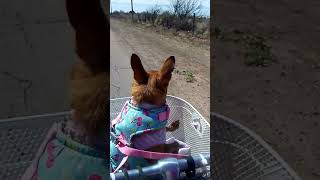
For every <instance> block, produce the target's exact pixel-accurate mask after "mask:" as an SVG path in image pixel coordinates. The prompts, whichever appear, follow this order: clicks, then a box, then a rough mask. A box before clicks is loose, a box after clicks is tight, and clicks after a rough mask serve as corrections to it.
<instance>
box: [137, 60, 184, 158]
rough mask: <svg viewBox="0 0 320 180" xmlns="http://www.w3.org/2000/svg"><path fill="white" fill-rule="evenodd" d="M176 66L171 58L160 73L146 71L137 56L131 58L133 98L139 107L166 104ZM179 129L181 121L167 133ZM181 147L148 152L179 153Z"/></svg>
mask: <svg viewBox="0 0 320 180" xmlns="http://www.w3.org/2000/svg"><path fill="white" fill-rule="evenodd" d="M174 66H175V58H174V56H170V57H169V58H168V59H167V60H165V62H164V63H163V65H162V66H161V68H160V70H159V71H154V70H151V71H148V72H147V71H145V69H144V67H143V65H142V63H141V60H140V58H139V57H138V56H137V55H136V54H132V56H131V67H132V70H133V74H134V82H133V85H132V91H131V94H132V98H133V101H134V102H135V103H136V104H137V105H141V104H142V103H148V104H151V105H155V106H163V105H165V104H166V96H167V89H168V86H169V81H170V80H171V76H172V72H173V70H174ZM178 128H179V121H175V122H173V123H171V124H170V125H169V126H167V127H166V131H175V130H176V129H178ZM178 148H179V145H178V144H177V143H173V144H161V145H158V146H155V147H152V148H150V149H147V151H153V152H167V153H177V152H178Z"/></svg>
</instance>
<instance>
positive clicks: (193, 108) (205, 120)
mask: <svg viewBox="0 0 320 180" xmlns="http://www.w3.org/2000/svg"><path fill="white" fill-rule="evenodd" d="M168 97H170V98H173V99H178V100H180V101H182V102H184V103H186V104H187V105H189V106H190V107H191V109H192V110H194V111H195V112H196V113H197V114H199V116H200V117H201V119H204V122H205V123H206V125H207V126H208V127H209V128H210V123H209V122H208V121H207V119H206V118H204V117H203V116H202V114H201V113H200V112H199V111H198V110H197V109H196V108H195V107H194V106H193V105H192V104H191V103H189V102H188V101H186V100H184V99H182V98H180V97H177V96H173V95H167V98H168ZM129 98H131V97H130V96H125V97H118V98H113V99H110V101H116V100H124V99H129Z"/></svg>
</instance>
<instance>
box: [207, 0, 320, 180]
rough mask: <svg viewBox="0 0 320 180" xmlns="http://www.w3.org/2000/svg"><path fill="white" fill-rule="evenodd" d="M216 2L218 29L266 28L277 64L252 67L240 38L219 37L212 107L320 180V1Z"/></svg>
mask: <svg viewBox="0 0 320 180" xmlns="http://www.w3.org/2000/svg"><path fill="white" fill-rule="evenodd" d="M253 2H256V3H255V4H254V3H253ZM214 6H215V15H214V17H215V18H214V20H213V25H214V26H215V27H219V28H221V29H225V30H226V31H227V30H229V31H233V30H236V29H237V30H240V31H243V32H250V33H259V34H261V35H262V36H263V37H265V38H267V43H268V45H270V46H271V47H272V50H271V51H272V53H273V54H274V56H275V57H276V60H277V62H276V63H273V64H271V65H270V66H268V67H264V68H262V67H248V66H246V65H245V64H244V61H245V59H244V56H243V53H244V52H243V47H241V45H240V44H237V43H232V42H226V41H223V40H220V39H215V40H214V41H213V43H214V51H213V52H214V54H213V55H212V58H213V61H212V63H213V64H214V67H212V68H214V73H213V76H212V77H211V81H213V87H212V88H211V93H212V96H213V99H214V105H213V107H212V108H213V109H214V111H216V112H218V113H221V114H223V115H225V116H227V117H230V118H232V119H234V120H236V121H239V122H240V123H242V124H244V125H245V126H247V127H249V128H250V129H252V130H254V131H255V132H256V133H257V134H259V135H260V136H262V137H263V138H264V139H265V140H266V141H267V142H268V143H269V144H271V146H272V147H273V148H274V149H275V150H276V151H277V152H278V153H279V154H280V155H281V156H282V157H283V158H284V159H285V161H287V162H288V163H289V164H290V166H291V167H292V168H293V169H294V170H295V171H297V173H298V174H299V175H300V176H301V177H302V179H306V180H316V179H320V150H319V149H320V143H319V142H320V141H319V139H318V138H319V137H320V125H319V123H320V122H319V118H320V59H319V57H320V52H319V41H320V21H319V18H320V15H319V13H317V11H318V10H319V8H320V2H319V1H316V0H312V1H308V3H307V2H306V1H298V0H293V1H290V2H289V1H285V0H281V1H275V0H271V1H259V2H257V1H250V2H249V1H234V0H226V1H223V2H222V1H220V2H216V3H215V5H214ZM271 9H272V10H271ZM212 35H213V34H212ZM212 38H213V36H212Z"/></svg>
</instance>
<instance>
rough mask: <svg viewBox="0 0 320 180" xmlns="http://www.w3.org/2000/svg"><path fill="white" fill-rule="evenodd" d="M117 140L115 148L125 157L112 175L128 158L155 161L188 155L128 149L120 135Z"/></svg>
mask: <svg viewBox="0 0 320 180" xmlns="http://www.w3.org/2000/svg"><path fill="white" fill-rule="evenodd" d="M117 139H118V141H119V143H118V145H117V148H118V149H119V151H120V152H121V153H123V154H125V155H126V156H125V157H124V158H123V159H122V161H121V163H120V164H119V166H118V167H117V168H116V169H115V170H114V171H113V173H114V172H117V171H118V170H119V169H120V168H121V167H122V166H123V165H124V164H125V163H126V162H127V160H128V158H129V156H134V157H142V158H145V159H155V160H159V159H164V158H169V157H171V158H176V159H182V158H186V157H189V155H183V154H173V153H159V152H151V151H144V150H139V149H135V148H131V147H129V146H128V145H127V144H126V142H125V139H124V138H123V137H122V135H120V136H119V137H118V138H117Z"/></svg>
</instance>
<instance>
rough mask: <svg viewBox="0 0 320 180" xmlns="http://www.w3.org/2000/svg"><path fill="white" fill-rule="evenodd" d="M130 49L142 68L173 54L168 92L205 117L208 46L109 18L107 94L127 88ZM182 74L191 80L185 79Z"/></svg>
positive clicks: (129, 76)
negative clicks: (108, 76) (171, 75)
mask: <svg viewBox="0 0 320 180" xmlns="http://www.w3.org/2000/svg"><path fill="white" fill-rule="evenodd" d="M132 53H136V54H138V55H139V56H140V58H141V60H142V63H143V65H144V66H145V69H146V70H151V69H155V70H158V69H159V68H160V66H161V64H162V63H163V62H164V61H165V59H166V58H168V57H169V56H172V55H173V56H175V58H176V71H175V73H174V74H173V77H172V81H171V83H170V85H169V89H168V94H170V95H174V96H179V97H181V98H183V99H185V100H187V101H188V102H190V103H191V104H192V105H193V106H195V107H196V108H197V109H198V110H199V111H200V112H201V113H202V114H203V115H204V116H205V117H206V118H207V119H208V120H209V105H210V79H209V75H210V71H209V68H210V63H209V58H210V57H209V54H210V52H209V46H207V47H205V48H204V47H198V46H196V45H193V44H192V43H186V42H183V41H181V40H179V39H178V38H175V37H170V36H165V35H163V34H161V33H159V32H156V31H154V30H150V29H145V28H143V27H142V26H138V25H130V24H129V23H125V22H123V21H119V20H115V19H111V76H112V77H111V78H112V79H111V84H112V85H111V97H115V96H117V95H126V92H128V91H129V89H128V84H129V82H131V79H132V74H130V73H132V71H131V70H130V69H129V70H128V69H126V68H128V67H129V66H128V65H129V62H130V56H131V54H132ZM183 71H184V72H183ZM187 76H189V77H187ZM186 78H187V79H188V78H189V79H188V80H192V81H193V82H187V80H186ZM128 79H129V80H128ZM119 81H121V83H119ZM129 85H130V86H131V83H130V84H129ZM119 86H120V92H119V90H118V89H119ZM121 89H123V90H121ZM117 91H118V92H117ZM127 94H128V93H127Z"/></svg>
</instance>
